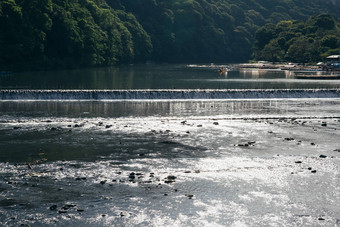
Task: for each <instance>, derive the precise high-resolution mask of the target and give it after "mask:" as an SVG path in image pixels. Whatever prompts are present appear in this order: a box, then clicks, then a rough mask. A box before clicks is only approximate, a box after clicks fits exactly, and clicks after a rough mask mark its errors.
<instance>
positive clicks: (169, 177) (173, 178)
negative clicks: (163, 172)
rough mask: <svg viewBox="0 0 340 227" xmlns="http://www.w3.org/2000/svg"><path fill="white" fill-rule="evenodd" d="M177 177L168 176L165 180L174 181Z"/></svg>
mask: <svg viewBox="0 0 340 227" xmlns="http://www.w3.org/2000/svg"><path fill="white" fill-rule="evenodd" d="M176 178H177V177H175V176H172V175H170V176H167V179H168V180H175V179H176Z"/></svg>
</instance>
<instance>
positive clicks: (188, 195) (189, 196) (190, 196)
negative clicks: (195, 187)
mask: <svg viewBox="0 0 340 227" xmlns="http://www.w3.org/2000/svg"><path fill="white" fill-rule="evenodd" d="M185 196H186V197H188V198H189V199H192V198H193V197H194V195H192V194H185Z"/></svg>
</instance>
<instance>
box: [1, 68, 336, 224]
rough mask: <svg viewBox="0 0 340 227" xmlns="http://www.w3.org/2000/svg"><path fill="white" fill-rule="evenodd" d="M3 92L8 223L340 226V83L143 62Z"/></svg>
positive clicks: (6, 86)
mask: <svg viewBox="0 0 340 227" xmlns="http://www.w3.org/2000/svg"><path fill="white" fill-rule="evenodd" d="M219 67H229V68H230V71H228V72H227V73H225V74H222V75H221V74H219V72H218V68H219ZM306 73H310V72H306ZM315 73H316V72H315ZM317 73H321V72H317ZM0 89H1V90H0V223H1V224H2V225H3V226H19V225H26V226H76V225H79V226H339V224H340V215H339V214H340V205H339V204H340V183H339V182H340V181H339V180H340V179H339V178H340V152H339V151H340V140H339V138H340V114H339V113H340V80H305V79H304V80H299V79H295V78H294V72H291V71H279V70H276V71H274V70H245V71H239V70H237V69H236V68H234V66H231V65H212V64H207V65H135V66H124V67H120V68H99V69H86V70H71V71H58V72H34V73H18V74H13V75H5V76H1V77H0Z"/></svg>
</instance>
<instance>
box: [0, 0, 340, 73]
mask: <svg viewBox="0 0 340 227" xmlns="http://www.w3.org/2000/svg"><path fill="white" fill-rule="evenodd" d="M325 12H326V13H329V14H330V15H334V16H336V15H340V0H239V1H233V0H218V1H217V0H171V1H169V0H0V70H3V69H10V70H17V69H21V70H26V69H42V68H68V67H83V66H105V65H114V64H121V63H133V62H145V61H148V60H151V61H160V62H240V61H246V60H249V59H250V58H251V57H252V46H253V44H254V41H255V42H256V43H255V57H256V58H263V57H264V56H266V57H265V58H267V55H268V56H270V55H272V56H271V57H270V58H271V59H276V60H282V59H293V58H296V57H297V56H295V55H297V53H298V52H299V51H298V50H296V49H298V48H300V49H302V47H303V48H307V49H308V50H309V49H310V50H311V51H310V52H309V53H308V54H307V53H305V54H306V56H300V55H299V58H301V59H304V61H306V60H307V59H308V61H309V60H311V59H312V58H314V55H313V56H312V55H311V54H312V51H314V47H315V46H320V48H321V49H319V51H320V53H314V54H319V55H320V54H321V55H323V54H325V53H326V52H327V53H331V52H332V51H334V50H336V49H337V48H338V37H339V36H338V34H337V33H332V32H329V33H327V34H326V35H325V36H322V34H325V33H323V32H321V31H323V30H327V31H331V30H334V29H336V22H335V21H334V19H333V18H332V17H329V15H322V16H318V17H314V19H313V18H312V19H309V20H308V21H309V22H308V24H306V25H305V24H303V23H302V22H299V21H300V20H307V18H309V17H310V16H312V15H318V14H321V13H325ZM279 21H283V22H279ZM278 22H279V24H276V23H278ZM264 25H265V27H261V26H264ZM301 26H302V27H304V28H303V31H302V30H301V29H302V28H301ZM288 27H289V28H290V29H288V30H287V28H288ZM259 28H260V29H259ZM258 29H259V30H258ZM257 30H258V31H257ZM281 30H282V31H281ZM256 31H257V32H256ZM308 32H309V33H311V34H316V36H318V37H320V39H317V42H316V41H315V42H314V41H312V40H311V39H314V40H316V39H315V37H312V36H310V35H307V36H306V34H307V33H308ZM280 33H282V34H281V35H279V36H278V34H280ZM299 33H301V35H299ZM309 33H308V34H309ZM255 34H256V35H255ZM321 36H322V38H321ZM255 37H256V39H255ZM266 53H267V54H266ZM307 55H308V56H307Z"/></svg>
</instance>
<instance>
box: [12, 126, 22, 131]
mask: <svg viewBox="0 0 340 227" xmlns="http://www.w3.org/2000/svg"><path fill="white" fill-rule="evenodd" d="M13 129H14V130H17V129H21V127H19V126H14V127H13Z"/></svg>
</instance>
